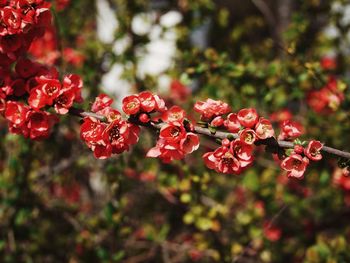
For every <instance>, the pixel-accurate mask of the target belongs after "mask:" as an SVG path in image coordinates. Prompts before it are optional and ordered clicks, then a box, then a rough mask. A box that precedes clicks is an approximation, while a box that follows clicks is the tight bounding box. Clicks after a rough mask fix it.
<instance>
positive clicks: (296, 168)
mask: <svg viewBox="0 0 350 263" xmlns="http://www.w3.org/2000/svg"><path fill="white" fill-rule="evenodd" d="M322 147H323V144H322V143H321V142H319V141H310V142H309V143H308V145H307V147H306V148H304V147H303V146H302V145H300V144H296V145H295V146H294V149H293V150H292V151H291V152H290V153H289V156H288V157H286V158H285V159H284V160H283V161H282V162H281V168H282V169H283V170H285V171H287V176H288V177H294V178H298V179H301V178H303V177H304V173H305V170H306V168H307V166H308V165H309V162H310V160H312V161H319V160H321V159H322V155H321V149H322Z"/></svg>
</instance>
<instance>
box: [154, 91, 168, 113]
mask: <svg viewBox="0 0 350 263" xmlns="http://www.w3.org/2000/svg"><path fill="white" fill-rule="evenodd" d="M153 98H154V100H155V101H156V110H157V111H158V112H164V111H166V110H167V107H166V106H165V101H164V100H163V99H161V98H160V97H159V96H158V95H153Z"/></svg>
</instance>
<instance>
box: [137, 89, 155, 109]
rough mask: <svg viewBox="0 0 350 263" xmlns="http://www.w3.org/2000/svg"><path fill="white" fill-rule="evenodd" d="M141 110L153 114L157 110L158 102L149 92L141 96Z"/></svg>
mask: <svg viewBox="0 0 350 263" xmlns="http://www.w3.org/2000/svg"><path fill="white" fill-rule="evenodd" d="M139 99H140V102H141V109H142V111H144V112H151V111H153V110H155V109H157V102H156V100H155V98H154V96H153V94H152V93H151V92H149V91H143V92H141V93H140V94H139Z"/></svg>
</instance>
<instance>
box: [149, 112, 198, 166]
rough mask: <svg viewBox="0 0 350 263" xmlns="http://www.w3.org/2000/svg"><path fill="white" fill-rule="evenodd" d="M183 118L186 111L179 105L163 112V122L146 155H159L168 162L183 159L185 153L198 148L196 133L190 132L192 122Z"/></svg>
mask: <svg viewBox="0 0 350 263" xmlns="http://www.w3.org/2000/svg"><path fill="white" fill-rule="evenodd" d="M185 118H186V113H185V111H184V110H183V109H181V108H180V107H179V106H173V107H171V108H170V109H169V110H168V111H166V112H164V113H163V115H162V116H161V119H162V120H163V122H164V123H165V124H164V125H163V126H162V128H161V129H160V133H159V139H158V141H157V144H156V146H155V147H153V148H152V149H150V150H149V151H148V153H147V156H148V157H159V158H160V159H161V160H162V161H163V162H165V163H169V162H171V161H172V160H180V159H183V158H184V157H185V155H186V154H190V153H192V152H193V151H195V150H197V149H198V147H199V138H198V135H197V134H194V133H193V132H191V130H192V124H191V123H190V122H189V121H188V120H187V119H185ZM185 125H186V127H185ZM188 130H190V131H188Z"/></svg>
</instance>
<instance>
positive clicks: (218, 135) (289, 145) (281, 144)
mask: <svg viewBox="0 0 350 263" xmlns="http://www.w3.org/2000/svg"><path fill="white" fill-rule="evenodd" d="M69 113H70V114H72V115H75V116H78V117H82V118H84V117H93V118H96V119H98V120H100V121H106V117H104V116H103V115H100V114H97V113H93V112H86V111H83V110H81V109H77V108H71V109H70V111H69ZM129 121H130V122H132V123H134V124H137V125H139V126H143V127H147V128H150V129H154V130H159V129H161V128H162V126H163V125H164V123H157V122H149V123H142V122H139V121H138V120H136V119H132V118H131V119H129ZM193 132H194V133H197V134H201V135H206V136H208V137H211V138H214V139H225V138H238V134H237V133H230V132H223V131H216V132H215V133H213V132H211V131H210V130H209V129H208V128H203V127H200V126H194V130H193ZM255 144H256V145H266V146H270V147H275V148H280V149H293V148H294V144H293V142H290V141H283V140H276V139H275V138H269V139H266V140H258V141H256V143H255ZM322 151H323V152H325V153H329V154H332V155H335V156H338V157H341V158H345V159H349V160H350V153H349V152H346V151H342V150H338V149H335V148H332V147H329V146H325V145H324V146H323V147H322Z"/></svg>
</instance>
